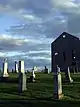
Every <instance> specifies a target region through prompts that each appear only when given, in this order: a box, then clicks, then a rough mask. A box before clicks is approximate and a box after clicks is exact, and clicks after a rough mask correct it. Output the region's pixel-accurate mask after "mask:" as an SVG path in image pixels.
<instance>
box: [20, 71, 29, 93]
mask: <svg viewBox="0 0 80 107" xmlns="http://www.w3.org/2000/svg"><path fill="white" fill-rule="evenodd" d="M18 88H19V93H22V92H23V91H26V90H27V88H26V74H25V73H21V72H19V87H18Z"/></svg>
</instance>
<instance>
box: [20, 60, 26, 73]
mask: <svg viewBox="0 0 80 107" xmlns="http://www.w3.org/2000/svg"><path fill="white" fill-rule="evenodd" d="M19 72H21V73H25V70H24V61H19Z"/></svg>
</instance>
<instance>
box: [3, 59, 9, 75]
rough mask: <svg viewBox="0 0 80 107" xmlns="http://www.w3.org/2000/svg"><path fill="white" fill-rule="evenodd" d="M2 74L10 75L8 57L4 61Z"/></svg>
mask: <svg viewBox="0 0 80 107" xmlns="http://www.w3.org/2000/svg"><path fill="white" fill-rule="evenodd" d="M2 76H3V77H9V74H8V63H7V59H5V60H4V63H3V75H2Z"/></svg>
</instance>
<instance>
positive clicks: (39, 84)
mask: <svg viewBox="0 0 80 107" xmlns="http://www.w3.org/2000/svg"><path fill="white" fill-rule="evenodd" d="M29 75H30V74H27V77H28V76H29ZM71 75H72V78H73V80H74V83H73V84H69V83H64V82H63V94H64V98H63V99H62V100H55V99H54V98H53V91H54V90H53V89H54V88H53V87H54V86H53V74H52V73H50V74H43V73H36V82H35V83H27V91H25V92H23V93H22V94H21V95H19V93H18V83H17V82H16V80H17V77H18V74H15V73H10V77H9V79H10V80H14V82H12V81H10V82H8V83H0V107H4V106H6V107H8V106H11V107H14V106H17V107H26V106H28V107H33V106H35V107H38V106H39V107H41V106H46V107H49V106H54V107H60V106H61V107H68V106H69V107H80V74H75V75H73V74H71ZM63 79H64V74H63ZM4 100H5V101H4ZM23 101H24V103H23ZM10 102H11V103H10Z"/></svg>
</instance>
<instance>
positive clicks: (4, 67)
mask: <svg viewBox="0 0 80 107" xmlns="http://www.w3.org/2000/svg"><path fill="white" fill-rule="evenodd" d="M20 63H21V65H22V66H20ZM20 69H22V70H21V72H22V73H23V72H25V70H24V61H19V67H18V64H17V62H15V72H16V73H19V72H20ZM34 71H37V67H36V66H34V67H33V69H32V75H33V76H34V77H35V74H34ZM2 76H3V77H9V73H8V62H7V60H4V63H3V72H2Z"/></svg>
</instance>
